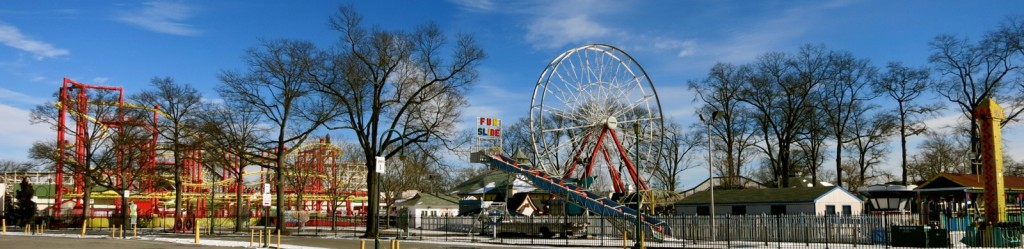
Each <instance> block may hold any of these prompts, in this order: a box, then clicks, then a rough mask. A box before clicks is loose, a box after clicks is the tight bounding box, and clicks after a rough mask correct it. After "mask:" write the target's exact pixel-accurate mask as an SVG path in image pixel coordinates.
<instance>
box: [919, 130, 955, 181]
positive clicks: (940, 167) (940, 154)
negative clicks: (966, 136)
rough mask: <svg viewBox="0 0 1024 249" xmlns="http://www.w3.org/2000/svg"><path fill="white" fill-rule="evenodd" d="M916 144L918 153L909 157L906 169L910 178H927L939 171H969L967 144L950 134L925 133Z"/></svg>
mask: <svg viewBox="0 0 1024 249" xmlns="http://www.w3.org/2000/svg"><path fill="white" fill-rule="evenodd" d="M926 134H927V135H926V136H925V140H924V141H923V142H921V144H920V145H918V150H919V152H918V154H916V155H914V156H912V157H911V158H910V164H908V167H907V169H908V170H909V173H908V174H909V175H910V177H911V179H913V180H915V181H920V180H928V179H931V178H932V177H934V176H936V175H938V174H939V173H943V172H949V173H969V172H970V169H969V167H968V166H969V165H970V158H969V157H968V155H969V154H968V153H969V152H970V151H969V150H968V146H967V145H966V144H965V143H964V142H961V141H958V140H957V139H956V138H955V137H956V136H950V135H951V134H942V133H938V132H928V133H926Z"/></svg>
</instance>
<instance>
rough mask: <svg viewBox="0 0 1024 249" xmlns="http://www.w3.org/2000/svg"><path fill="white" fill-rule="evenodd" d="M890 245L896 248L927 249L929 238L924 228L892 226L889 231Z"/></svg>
mask: <svg viewBox="0 0 1024 249" xmlns="http://www.w3.org/2000/svg"><path fill="white" fill-rule="evenodd" d="M889 238H891V240H889V245H890V246H896V247H925V246H927V245H928V244H927V242H928V241H927V237H926V236H925V229H924V226H892V228H891V229H889Z"/></svg>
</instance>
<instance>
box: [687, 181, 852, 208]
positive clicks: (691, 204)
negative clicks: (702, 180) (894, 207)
mask: <svg viewBox="0 0 1024 249" xmlns="http://www.w3.org/2000/svg"><path fill="white" fill-rule="evenodd" d="M714 196H715V199H714V204H715V211H714V213H715V214H716V215H725V214H732V215H760V214H771V215H777V214H789V215H792V214H814V215H853V214H861V212H862V211H863V209H864V202H863V201H862V200H861V199H860V198H859V197H857V195H854V194H853V193H850V192H849V191H847V190H846V189H845V188H843V187H837V186H824V187H800V188H767V189H730V190H715V194H714ZM710 203H711V194H710V193H709V192H708V191H701V192H697V193H694V194H693V195H691V196H688V197H686V198H685V199H683V200H682V201H679V202H677V203H676V214H682V215H695V214H696V215H707V214H709V213H710V207H709V206H710V205H709V204H710Z"/></svg>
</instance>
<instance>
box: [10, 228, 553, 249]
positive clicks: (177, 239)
mask: <svg viewBox="0 0 1024 249" xmlns="http://www.w3.org/2000/svg"><path fill="white" fill-rule="evenodd" d="M128 237H129V238H126V239H114V238H111V237H110V235H109V234H100V233H90V234H87V235H86V236H84V237H82V236H79V235H78V234H74V233H72V232H71V231H48V232H47V233H45V234H36V235H32V234H25V233H23V232H22V231H17V232H14V231H11V230H8V233H7V234H0V248H5V249H7V248H10V249H20V248H25V249H44V248H82V249H124V248H146V249H149V248H153V249H156V248H167V249H178V248H225V247H235V248H247V247H249V248H252V247H250V244H249V236H248V235H244V236H243V235H221V236H205V235H204V236H201V237H200V243H199V244H195V237H194V236H188V235H183V234H148V235H144V236H140V237H138V238H137V239H132V238H131V236H128ZM276 240H277V238H276V237H275V238H274V241H272V242H273V243H272V244H271V245H270V246H271V248H276V247H277V244H276V242H277V241H276ZM361 243H366V244H365V246H366V248H373V240H359V239H351V238H348V239H346V238H322V237H307V236H282V237H281V245H282V246H281V248H306V249H317V248H361ZM390 243H391V241H390V240H388V239H385V240H382V241H381V247H380V248H390ZM258 246H259V245H258V244H257V245H253V247H258ZM400 248H403V249H499V248H501V249H506V248H544V247H522V246H505V245H489V244H480V245H476V244H466V243H461V244H460V243H450V242H449V243H445V242H429V241H410V240H403V241H401V243H400Z"/></svg>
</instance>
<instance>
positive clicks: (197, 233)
mask: <svg viewBox="0 0 1024 249" xmlns="http://www.w3.org/2000/svg"><path fill="white" fill-rule="evenodd" d="M192 231H195V232H196V244H199V228H198V227H192Z"/></svg>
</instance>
